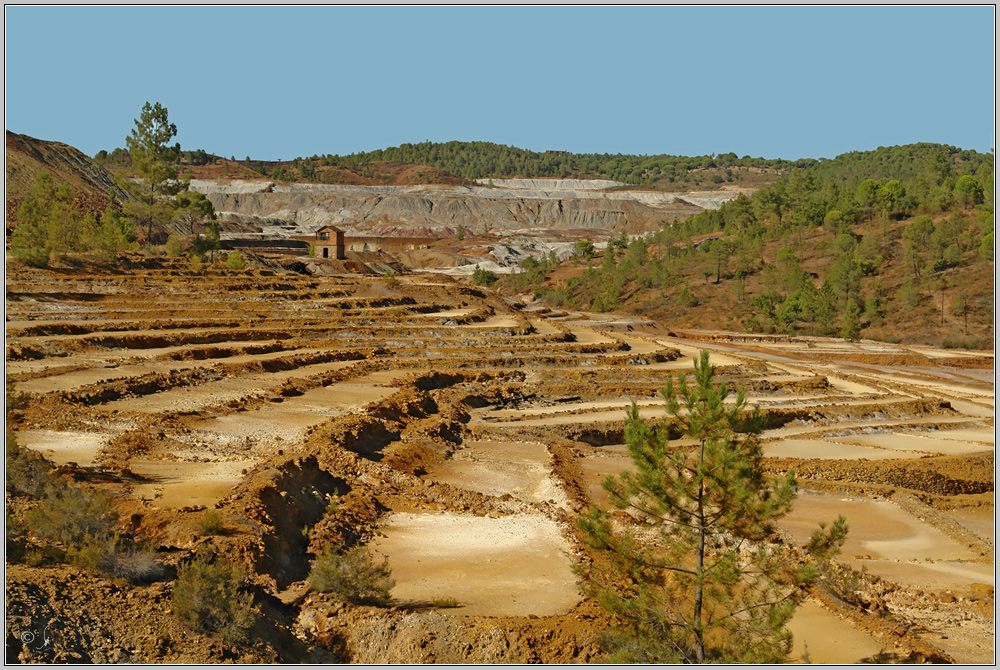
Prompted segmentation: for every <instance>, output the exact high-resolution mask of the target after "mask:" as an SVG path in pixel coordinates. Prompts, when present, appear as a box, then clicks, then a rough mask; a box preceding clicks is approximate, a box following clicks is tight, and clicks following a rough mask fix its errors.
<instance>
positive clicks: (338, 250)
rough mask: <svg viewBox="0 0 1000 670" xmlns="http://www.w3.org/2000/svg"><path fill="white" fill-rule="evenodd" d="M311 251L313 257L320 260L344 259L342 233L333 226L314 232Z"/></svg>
mask: <svg viewBox="0 0 1000 670" xmlns="http://www.w3.org/2000/svg"><path fill="white" fill-rule="evenodd" d="M313 249H314V253H315V255H316V256H318V257H320V258H337V259H343V258H345V256H344V231H342V230H341V229H340V228H336V227H334V226H323V227H322V228H320V229H319V230H317V231H316V239H315V241H313Z"/></svg>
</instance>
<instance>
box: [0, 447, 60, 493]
mask: <svg viewBox="0 0 1000 670" xmlns="http://www.w3.org/2000/svg"><path fill="white" fill-rule="evenodd" d="M6 460H7V463H6V464H7V490H8V491H11V492H15V493H23V494H26V495H29V496H31V497H32V498H39V497H41V496H42V495H43V494H44V493H45V490H46V488H48V487H49V486H51V485H52V484H54V481H53V479H52V476H51V475H50V474H49V465H50V464H49V463H48V462H47V461H46V460H45V459H44V458H42V455H41V454H39V453H38V452H35V451H31V450H30V449H23V448H22V447H21V446H20V445H19V444H18V443H17V441H16V440H15V439H14V437H13V435H11V434H9V433H8V435H7V459H6Z"/></svg>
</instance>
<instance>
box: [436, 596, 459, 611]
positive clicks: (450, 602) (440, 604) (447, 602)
mask: <svg viewBox="0 0 1000 670" xmlns="http://www.w3.org/2000/svg"><path fill="white" fill-rule="evenodd" d="M431 605H432V606H434V607H436V608H438V609H450V608H453V607H461V603H459V602H458V600H457V599H456V598H453V597H451V596H441V597H439V598H434V599H433V600H431Z"/></svg>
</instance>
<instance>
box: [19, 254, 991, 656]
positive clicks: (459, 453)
mask: <svg viewBox="0 0 1000 670" xmlns="http://www.w3.org/2000/svg"><path fill="white" fill-rule="evenodd" d="M130 265H131V267H132V269H130V270H128V271H124V270H118V271H115V270H111V269H107V268H106V269H100V268H90V269H82V268H79V267H77V268H68V267H67V268H57V269H54V270H46V271H42V270H29V269H25V268H22V267H19V266H15V265H12V264H11V265H8V267H7V296H6V316H7V331H6V377H7V380H8V381H9V382H12V383H13V390H14V391H15V392H19V393H23V394H24V399H25V401H26V402H25V406H24V407H23V408H22V409H18V410H15V411H11V412H9V413H8V425H9V427H10V428H11V429H12V431H13V433H14V434H15V435H16V436H18V439H19V440H20V442H21V443H23V444H25V445H26V446H28V447H29V448H36V449H38V450H39V451H40V452H41V454H42V455H43V456H44V457H46V458H48V459H49V460H50V461H51V462H52V464H53V466H57V472H58V473H59V474H60V475H61V476H64V477H69V478H73V479H75V480H77V481H79V482H82V483H84V484H86V485H90V486H94V487H99V488H101V489H104V490H105V491H107V492H108V493H109V494H110V495H111V496H112V497H113V498H114V500H115V505H116V508H117V511H118V513H119V515H120V519H121V524H122V527H121V529H120V530H121V531H122V532H123V533H127V534H130V535H131V536H132V537H134V538H135V539H137V540H148V541H152V542H153V544H154V546H156V547H158V553H157V558H158V560H159V561H161V562H162V563H163V564H164V565H165V566H167V568H168V569H167V570H166V577H164V579H163V580H161V581H158V582H156V583H153V584H149V585H145V586H131V585H128V584H124V583H116V582H114V581H112V580H109V579H105V578H103V577H100V576H97V575H94V574H90V573H87V572H85V571H83V570H81V569H79V568H76V567H72V566H67V565H61V564H54V563H45V562H44V561H43V562H42V563H41V564H40V565H38V564H36V565H27V564H25V563H8V565H7V581H6V600H7V613H6V624H7V630H8V636H7V658H8V660H9V661H14V660H20V661H23V662H133V663H215V662H224V661H233V662H244V663H245V662H258V661H279V662H286V663H292V662H295V663H301V662H355V663H419V662H437V663H529V662H542V663H575V662H599V661H601V660H602V658H603V655H602V654H603V652H602V650H601V646H600V638H601V634H602V632H603V631H605V630H607V629H608V628H609V627H610V626H611V625H612V623H613V622H612V621H611V620H610V618H609V617H608V615H607V614H605V613H604V612H602V611H601V610H600V609H599V608H598V607H597V606H596V605H595V603H594V602H593V601H591V600H589V599H586V598H583V597H582V596H581V595H580V594H579V592H578V590H577V587H576V584H575V583H574V582H573V579H572V575H571V572H570V571H569V567H570V566H571V564H572V563H573V562H574V561H579V560H586V558H587V550H586V548H585V546H584V545H583V543H582V542H581V538H580V537H579V536H578V534H577V531H576V530H575V529H574V526H573V523H572V522H573V518H574V516H575V515H576V514H577V513H578V512H579V511H581V510H583V509H584V508H585V507H587V506H588V505H590V504H591V503H592V502H595V501H596V502H598V503H600V504H606V503H605V500H604V499H602V495H601V489H600V484H599V482H600V480H601V479H602V478H603V476H604V475H605V474H608V473H615V472H618V471H619V470H620V469H621V468H622V467H627V466H628V464H629V463H628V459H627V452H625V450H624V448H623V446H622V443H623V442H624V438H623V428H624V422H623V418H624V412H625V407H626V406H627V405H628V403H629V402H630V401H631V400H633V399H634V400H636V401H637V402H638V403H639V404H640V407H641V408H642V411H643V416H648V417H650V418H651V419H655V418H657V417H658V416H661V415H662V409H661V408H660V406H659V404H658V398H659V395H658V393H659V390H660V389H661V388H662V387H663V385H664V384H665V383H666V382H667V381H668V380H669V379H670V377H671V376H672V375H676V374H678V373H684V372H686V371H688V370H690V367H691V360H692V357H693V356H695V355H697V352H698V350H699V349H702V348H705V349H708V350H710V351H711V353H712V360H713V363H714V364H715V365H716V372H717V375H718V376H719V377H720V378H722V379H724V380H725V381H726V382H727V383H728V384H729V385H730V387H731V388H736V387H743V388H744V389H746V391H747V394H748V397H749V399H750V401H751V402H753V403H756V404H759V405H760V407H761V409H762V412H763V414H764V416H765V420H766V426H767V428H766V431H765V432H764V434H763V441H764V453H765V456H766V458H765V467H766V469H767V470H768V471H770V472H774V473H779V472H785V471H787V470H788V469H791V468H794V469H795V470H796V472H797V476H798V481H799V483H800V486H801V487H802V497H801V498H800V505H799V506H798V507H797V508H796V509H795V510H793V513H792V514H791V515H790V516H789V517H787V518H786V519H785V521H784V523H783V526H782V533H783V535H785V537H786V538H787V539H788V540H789V541H795V542H801V541H804V538H805V536H807V535H808V532H811V531H810V529H811V528H813V527H814V524H815V522H816V521H817V520H824V519H825V520H832V519H833V518H835V517H836V516H837V514H839V513H845V514H846V515H847V516H848V522H849V523H852V520H853V525H852V529H854V535H849V540H848V543H847V544H846V545H845V550H844V553H843V554H842V555H841V557H840V558H839V559H838V561H837V562H836V564H835V566H834V568H833V569H832V570H831V572H829V574H828V575H827V576H826V577H825V578H824V580H822V581H821V582H820V584H819V585H818V586H817V587H816V588H815V589H814V590H813V591H812V592H811V593H810V594H809V600H808V601H807V604H808V606H807V607H804V608H803V609H802V610H801V612H800V614H799V615H797V617H796V620H795V622H794V624H793V629H794V631H795V635H796V640H797V642H796V648H795V650H794V651H793V655H792V657H791V658H790V660H793V661H796V660H799V659H800V658H802V655H803V653H804V652H805V651H806V650H808V655H809V657H810V658H811V660H813V661H815V662H831V663H834V662H858V661H864V660H868V661H871V660H876V661H885V660H909V661H924V660H939V661H957V662H972V663H982V662H991V660H992V656H993V648H994V642H993V621H994V619H993V586H994V582H993V576H992V573H993V567H994V558H993V546H994V542H995V539H994V534H993V532H992V525H991V523H990V520H991V519H992V514H993V490H994V488H993V487H994V441H993V436H992V433H993V425H994V424H993V412H994V406H993V397H994V389H993V381H992V374H991V373H992V369H993V356H992V353H991V352H966V351H960V350H948V351H939V350H933V349H929V348H926V347H925V348H919V349H918V348H915V347H906V346H898V345H887V344H884V343H874V342H866V341H862V342H859V343H849V342H844V341H841V340H825V339H821V338H795V337H783V338H768V337H752V336H746V335H732V334H727V333H722V332H711V331H698V332H694V331H691V332H676V331H671V330H670V329H669V325H670V324H656V323H652V322H648V321H645V320H643V319H640V318H635V317H616V316H614V315H607V314H604V315H589V314H578V313H567V312H549V311H547V310H545V309H544V308H541V309H539V308H537V307H536V306H528V305H523V304H517V303H513V302H512V301H509V300H507V299H504V298H503V297H502V296H500V295H497V294H495V293H493V292H491V291H489V290H486V289H482V288H477V287H473V286H470V285H465V284H462V283H460V282H457V281H455V280H452V279H450V278H441V277H439V276H436V275H404V276H399V277H398V278H396V279H394V280H392V281H389V282H388V283H387V282H386V280H385V279H383V278H381V277H380V278H371V277H358V278H346V277H312V276H308V275H299V274H294V273H291V272H281V271H277V270H273V269H271V270H269V269H259V268H258V269H248V270H243V271H229V270H219V269H210V268H209V269H205V270H203V271H202V272H200V273H194V272H193V271H191V270H190V269H189V268H188V267H187V266H186V264H182V263H179V262H174V261H171V260H168V259H145V260H143V261H142V262H133V263H131V264H130ZM675 446H676V447H677V448H685V447H686V446H687V445H686V444H685V443H684V442H683V441H677V442H676V443H675ZM334 497H336V500H337V504H336V505H330V502H331V500H333V499H334ZM7 504H8V510H9V511H11V510H12V511H22V510H24V509H26V508H27V507H29V506H30V505H31V504H33V503H32V501H31V500H30V499H27V498H25V497H23V496H12V495H11V494H10V493H8V496H7ZM207 509H215V510H217V511H218V513H219V514H220V515H221V517H222V519H223V524H224V527H225V533H224V534H222V535H216V536H203V535H201V534H200V532H199V530H198V528H199V522H200V521H201V520H202V519H203V517H204V515H205V511H206V510H207ZM31 542H32V543H33V546H36V547H37V546H40V541H39V540H37V538H31ZM202 544H209V545H212V546H214V547H215V548H216V549H217V550H219V551H221V552H224V553H225V555H227V556H228V557H230V558H232V559H234V560H236V561H238V562H239V563H240V564H241V565H242V566H243V568H244V570H245V572H246V574H247V576H248V578H249V581H250V584H251V589H252V591H253V593H254V595H255V600H256V603H257V605H258V607H259V608H260V610H261V613H262V614H263V617H262V618H261V621H260V623H259V625H258V629H257V630H256V631H255V638H254V639H255V642H254V643H253V644H251V645H247V646H242V647H241V646H233V645H231V644H228V643H226V642H224V641H222V640H220V639H218V638H215V637H212V636H210V635H204V634H199V633H195V632H194V631H192V630H190V629H189V628H188V627H187V626H185V625H184V624H183V623H182V622H181V621H179V620H178V619H177V618H175V617H174V616H173V615H172V614H171V613H170V594H171V591H172V588H173V581H172V580H173V579H174V578H175V576H176V570H175V567H176V566H177V565H178V564H179V563H180V562H181V561H183V560H186V559H188V558H189V557H190V556H191V555H192V553H193V551H194V550H195V548H196V547H198V546H200V545H202ZM335 544H344V545H347V546H352V545H356V544H364V545H369V547H370V548H373V549H375V550H377V551H379V552H380V553H383V554H385V555H386V556H387V557H388V559H389V561H390V565H391V566H393V567H394V572H395V574H396V575H397V587H396V591H395V592H394V596H395V602H394V604H393V607H390V608H375V607H366V606H357V605H351V604H346V603H338V602H335V601H334V599H332V598H331V597H330V596H327V595H323V594H317V593H312V592H310V591H309V583H308V575H309V570H310V561H311V560H313V559H314V558H315V557H316V555H318V554H319V553H321V552H322V551H323V550H324V549H325V548H327V547H329V546H332V545H335ZM435 556H437V557H438V558H437V559H435ZM423 557H427V558H428V560H427V563H426V564H425V563H422V562H421V561H422V560H423ZM445 559H447V561H448V563H447V567H448V569H447V570H445V571H442V570H440V569H439V568H440V567H441V566H440V565H435V564H436V563H442V562H444V561H445ZM559 561H564V562H565V564H564V565H559V566H555V568H554V567H553V563H554V562H559ZM491 562H493V563H494V564H495V565H496V566H498V568H499V570H500V571H503V572H504V574H505V575H506V576H509V574H508V573H510V571H511V570H515V571H516V572H517V576H518V577H519V579H520V583H519V584H516V585H515V586H516V587H521V586H523V585H532V584H535V585H537V590H538V593H540V594H541V593H545V594H546V595H545V597H544V598H542V597H541V596H539V597H538V598H536V599H532V597H531V596H530V591H531V589H530V588H527V589H525V593H527V594H528V595H524V596H522V593H521V592H520V591H518V592H516V593H514V592H512V591H511V589H508V591H509V592H506V593H504V595H503V597H501V596H500V595H497V596H490V591H489V588H499V587H498V583H499V581H500V580H499V579H498V576H499V572H498V571H493V572H491V570H490V567H491ZM501 566H503V567H501ZM510 566H513V567H510ZM556 568H557V569H556ZM862 568H863V569H864V572H862V571H861V569H862ZM566 575H570V576H569V577H567V576H566ZM511 588H514V587H511ZM501 591H502V589H499V590H498V591H497V593H500V592H501ZM449 596H450V597H454V598H455V599H456V601H457V603H456V604H457V605H458V606H457V607H443V606H441V604H440V602H438V603H437V604H436V599H437V598H439V597H449ZM46 629H48V638H49V639H50V644H49V645H48V646H44V645H39V644H38V643H37V642H36V643H29V642H26V640H29V639H35V638H38V639H41V638H40V637H39V636H42V635H43V631H45V630H46ZM830 631H833V632H836V633H837V635H838V636H840V637H838V638H837V639H838V640H843V641H844V642H843V643H841V644H831V643H830V639H831V638H830V634H832V633H830ZM828 633H829V634H828ZM29 634H30V635H29ZM32 636H34V637H32ZM824 640H825V641H824Z"/></svg>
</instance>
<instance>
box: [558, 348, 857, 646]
mask: <svg viewBox="0 0 1000 670" xmlns="http://www.w3.org/2000/svg"><path fill="white" fill-rule="evenodd" d="M677 386H678V388H677V390H675V389H674V385H673V384H672V383H670V384H667V386H666V388H664V390H663V396H664V398H665V400H666V409H667V418H666V420H664V421H662V422H660V423H659V424H658V425H655V426H654V425H650V424H648V423H646V422H644V421H642V420H641V419H640V418H639V411H638V409H637V408H636V405H635V403H634V402H633V403H632V407H631V409H630V410H629V411H628V417H627V420H626V428H625V440H626V442H627V443H628V449H629V454H630V455H631V457H632V461H633V463H634V465H635V468H636V469H635V470H634V471H633V470H627V471H625V472H622V473H621V475H619V476H618V477H615V476H613V475H611V476H608V478H607V479H606V480H605V481H604V488H605V489H606V490H607V491H608V493H609V499H610V501H611V504H612V505H613V506H614V507H615V508H617V509H618V510H623V511H625V512H627V513H628V515H629V516H630V517H632V518H633V519H634V520H635V521H638V522H639V523H638V524H637V523H634V522H627V523H622V522H621V521H619V520H616V519H614V518H613V517H612V516H611V515H610V514H609V513H608V512H607V511H605V510H600V509H597V508H592V509H591V510H589V511H588V512H587V514H585V515H584V516H581V517H580V518H579V520H578V525H579V527H580V528H581V529H582V530H583V531H584V536H585V540H586V542H587V544H588V545H589V546H590V547H591V548H592V549H593V550H594V561H593V563H592V564H591V565H589V566H585V567H580V568H579V572H580V574H581V576H582V578H583V588H584V591H585V592H586V593H588V594H589V595H592V596H595V597H596V598H597V600H598V602H599V603H600V604H601V606H602V607H604V608H605V609H606V610H608V611H609V612H611V613H613V614H615V615H616V616H617V618H618V620H619V622H620V626H619V628H618V630H617V631H616V632H615V633H614V634H613V635H611V636H610V637H609V643H610V645H611V647H612V654H611V658H610V659H609V660H611V661H612V662H619V663H676V662H698V663H705V662H722V663H727V662H728V663H780V662H782V661H784V660H785V658H786V656H787V654H788V652H789V651H790V649H791V644H792V639H791V634H790V633H789V632H788V630H787V628H786V624H787V623H788V621H789V620H790V619H791V617H792V614H793V613H794V611H795V608H796V606H797V605H798V604H799V602H801V599H802V598H803V596H804V591H803V588H804V587H805V586H808V585H809V584H810V583H812V582H813V581H815V579H816V578H817V577H818V569H817V562H818V561H822V560H827V559H829V558H830V557H831V556H833V555H835V554H836V553H838V552H839V550H840V546H841V545H842V544H843V542H844V539H845V537H846V534H847V522H846V520H845V519H844V517H840V518H838V519H837V521H836V522H834V523H833V524H832V525H831V526H830V528H829V529H826V528H825V525H823V524H821V525H820V528H819V530H817V531H816V532H815V533H814V534H813V536H812V539H811V540H810V542H809V543H808V545H806V546H805V547H802V548H797V547H793V546H791V545H789V544H787V543H783V542H781V541H780V539H779V538H778V536H777V533H776V530H775V522H776V521H777V520H778V519H779V518H780V517H782V516H783V515H785V514H786V513H788V511H789V510H790V509H791V506H792V500H793V498H794V496H795V490H796V484H795V476H794V473H793V472H790V473H788V474H787V475H786V476H784V477H777V478H775V479H774V480H773V481H770V482H769V481H765V477H764V473H763V471H762V468H761V458H762V457H761V448H760V443H759V441H758V439H757V436H758V435H759V434H760V431H761V423H762V422H761V420H760V416H759V413H758V411H757V410H756V409H754V411H753V412H752V413H750V412H747V411H746V399H745V398H744V395H743V391H742V389H741V390H740V391H739V392H738V393H737V395H736V399H735V402H730V403H727V402H726V397H727V393H728V392H727V389H726V386H725V384H718V385H717V384H716V383H715V381H714V379H713V374H712V367H711V365H710V364H709V360H708V352H707V351H702V352H701V357H700V360H696V361H695V366H694V385H693V386H692V387H689V386H688V383H687V381H686V380H685V379H684V378H683V377H682V378H680V379H679V380H678V384H677ZM671 430H673V431H678V432H681V433H683V435H684V437H685V438H690V439H692V440H693V441H694V442H695V445H694V450H693V452H692V451H691V450H690V449H688V448H674V449H672V448H670V446H669V440H668V435H669V433H670V432H671Z"/></svg>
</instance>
